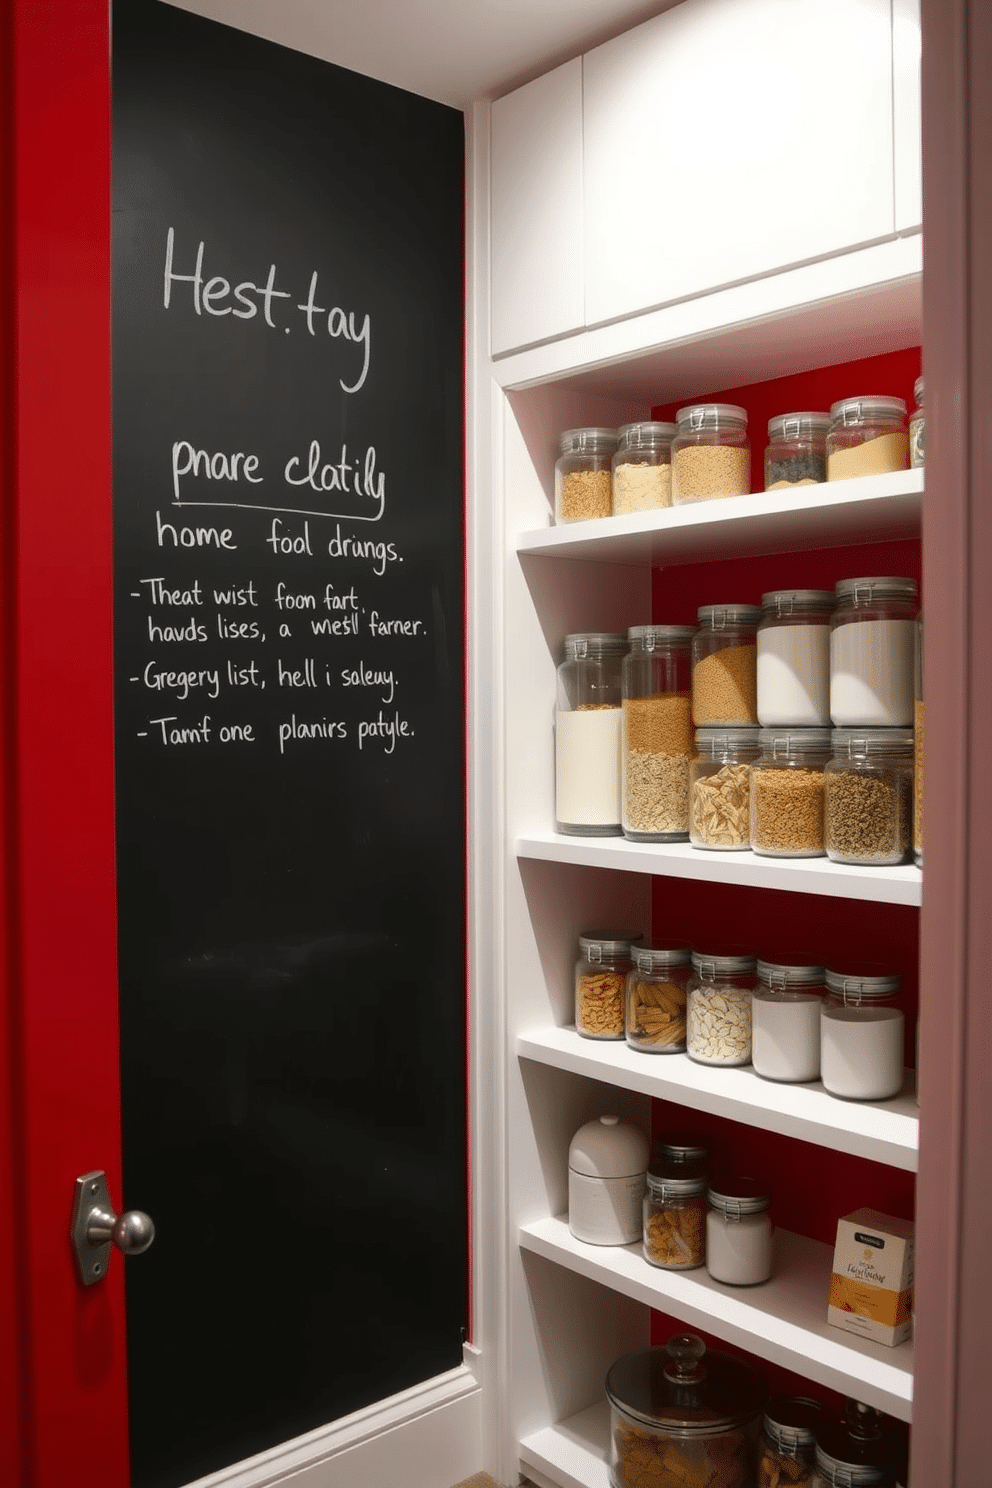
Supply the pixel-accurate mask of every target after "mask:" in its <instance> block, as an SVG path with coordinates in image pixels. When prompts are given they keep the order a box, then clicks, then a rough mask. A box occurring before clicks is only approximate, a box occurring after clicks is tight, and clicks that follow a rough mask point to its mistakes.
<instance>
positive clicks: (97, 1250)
mask: <svg viewBox="0 0 992 1488" xmlns="http://www.w3.org/2000/svg"><path fill="white" fill-rule="evenodd" d="M70 1234H71V1239H72V1244H73V1249H74V1250H75V1252H76V1264H77V1266H78V1268H79V1279H80V1281H81V1282H82V1283H83V1286H92V1285H93V1283H94V1282H96V1281H102V1280H103V1278H104V1277H105V1276H106V1274H107V1268H108V1267H109V1265H110V1256H111V1246H116V1247H117V1249H118V1250H119V1251H120V1252H121V1254H122V1255H126V1256H131V1255H141V1253H142V1251H145V1250H147V1249H148V1247H149V1245H151V1243H152V1241H153V1240H154V1239H155V1225H154V1223H153V1222H152V1220H151V1219H150V1218H149V1216H148V1215H147V1214H145V1213H144V1211H143V1210H141V1209H128V1210H127V1212H126V1213H124V1214H115V1212H114V1206H113V1204H112V1203H111V1201H110V1193H109V1191H108V1189H107V1176H106V1174H105V1173H103V1172H101V1171H99V1170H98V1171H96V1172H93V1173H83V1174H82V1175H81V1176H80V1177H79V1178H77V1179H76V1197H75V1202H74V1204H73V1209H72V1230H71V1232H70Z"/></svg>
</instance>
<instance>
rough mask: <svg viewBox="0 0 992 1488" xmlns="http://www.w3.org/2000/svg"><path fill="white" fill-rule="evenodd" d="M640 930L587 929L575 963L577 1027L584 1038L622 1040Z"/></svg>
mask: <svg viewBox="0 0 992 1488" xmlns="http://www.w3.org/2000/svg"><path fill="white" fill-rule="evenodd" d="M643 939H644V936H643V935H642V933H641V932H640V931H639V930H585V931H583V933H582V934H581V935H580V936H579V959H578V960H577V961H576V963H575V1027H576V1029H577V1030H578V1032H579V1033H581V1034H582V1035H583V1036H584V1037H585V1038H595V1039H622V1038H623V1036H624V994H625V993H626V990H627V973H628V972H629V971H630V969H631V966H632V964H633V963H632V962H631V959H630V952H631V946H632V945H637V944H638V943H639V942H640V941H642V940H643Z"/></svg>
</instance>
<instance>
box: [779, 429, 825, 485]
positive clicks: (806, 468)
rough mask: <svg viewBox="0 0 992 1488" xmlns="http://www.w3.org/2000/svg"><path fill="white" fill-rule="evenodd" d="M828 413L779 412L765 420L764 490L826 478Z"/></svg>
mask: <svg viewBox="0 0 992 1488" xmlns="http://www.w3.org/2000/svg"><path fill="white" fill-rule="evenodd" d="M829 428H830V415H829V413H780V414H779V415H778V417H777V418H772V419H769V420H768V444H767V446H766V448H765V490H766V491H781V490H785V489H787V488H788V487H790V486H813V485H817V484H819V482H820V481H825V480H826V478H827V430H828V429H829Z"/></svg>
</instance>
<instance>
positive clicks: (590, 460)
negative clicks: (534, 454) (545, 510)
mask: <svg viewBox="0 0 992 1488" xmlns="http://www.w3.org/2000/svg"><path fill="white" fill-rule="evenodd" d="M616 447H617V431H616V429H597V428H589V429H566V430H565V432H564V434H562V435H561V437H560V439H559V441H558V459H557V460H556V461H555V519H556V521H558V522H586V521H589V520H590V518H592V517H608V516H610V515H611V513H612V511H613V473H612V464H613V453H614V451H615V449H616Z"/></svg>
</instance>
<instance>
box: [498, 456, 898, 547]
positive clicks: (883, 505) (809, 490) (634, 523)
mask: <svg viewBox="0 0 992 1488" xmlns="http://www.w3.org/2000/svg"><path fill="white" fill-rule="evenodd" d="M922 508H923V471H922V470H895V471H891V472H889V473H887V474H885V475H862V476H857V477H856V478H855V479H853V480H845V481H833V482H832V483H830V482H828V483H823V484H820V485H815V486H801V487H800V488H799V489H798V490H796V491H792V492H785V491H760V492H756V493H755V494H754V495H752V496H725V497H723V498H721V499H719V500H716V501H705V502H700V503H697V504H696V505H693V506H678V507H670V508H667V509H666V510H663V511H656V512H646V513H635V514H634V515H632V516H626V517H597V518H596V519H595V520H593V521H589V522H570V523H567V524H565V525H564V526H561V527H546V528H539V529H538V530H537V531H534V532H524V533H521V534H520V536H519V537H518V539H517V552H518V553H521V554H528V555H532V556H539V557H546V558H580V559H585V560H588V561H589V562H596V563H602V562H609V563H625V564H634V563H636V564H644V563H646V564H650V565H652V566H661V567H666V566H672V565H676V564H680V565H681V564H686V563H698V562H700V561H704V560H707V559H713V558H716V559H720V558H726V557H728V556H729V555H733V556H734V557H739V558H744V557H753V556H754V555H756V554H759V553H788V552H794V551H797V550H798V549H807V550H809V549H813V548H825V547H842V546H845V545H847V544H850V543H876V542H892V541H897V540H898V539H900V538H912V537H918V536H919V534H920V521H921V513H922Z"/></svg>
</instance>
